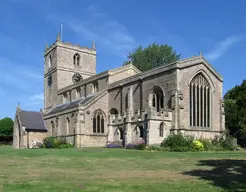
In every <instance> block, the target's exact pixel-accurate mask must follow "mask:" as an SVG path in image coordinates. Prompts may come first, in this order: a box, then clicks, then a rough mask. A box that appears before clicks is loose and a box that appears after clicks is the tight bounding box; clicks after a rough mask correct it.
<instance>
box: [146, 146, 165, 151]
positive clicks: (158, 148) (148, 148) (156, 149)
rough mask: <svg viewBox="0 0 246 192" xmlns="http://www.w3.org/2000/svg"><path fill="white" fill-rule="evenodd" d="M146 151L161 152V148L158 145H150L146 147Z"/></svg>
mask: <svg viewBox="0 0 246 192" xmlns="http://www.w3.org/2000/svg"><path fill="white" fill-rule="evenodd" d="M146 150H148V151H163V147H161V146H160V145H150V146H147V147H146Z"/></svg>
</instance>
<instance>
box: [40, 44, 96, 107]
mask: <svg viewBox="0 0 246 192" xmlns="http://www.w3.org/2000/svg"><path fill="white" fill-rule="evenodd" d="M77 53H78V54H79V55H80V63H79V65H74V62H73V57H74V55H75V54H77ZM50 57H51V61H52V62H51V63H52V65H51V67H48V62H49V60H50ZM75 73H80V74H81V76H82V78H83V79H86V78H88V77H91V76H93V75H95V74H96V51H95V50H92V49H89V48H83V47H80V46H77V45H72V44H69V43H63V42H60V41H56V42H55V43H54V44H53V45H52V46H51V47H50V48H49V49H47V50H46V52H45V77H44V100H45V101H44V102H45V107H44V108H45V111H46V110H47V109H48V108H50V107H52V106H54V105H55V104H57V103H60V102H61V98H60V97H59V98H57V92H58V90H59V89H62V88H64V87H67V86H69V85H72V84H73V81H72V76H73V75H74V74H75ZM50 75H51V76H52V85H51V87H49V86H48V77H49V76H50ZM58 100H59V102H58Z"/></svg>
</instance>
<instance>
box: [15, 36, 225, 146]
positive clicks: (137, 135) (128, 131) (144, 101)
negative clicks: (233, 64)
mask: <svg viewBox="0 0 246 192" xmlns="http://www.w3.org/2000/svg"><path fill="white" fill-rule="evenodd" d="M105 64H106V63H105ZM222 86H223V79H222V77H221V76H220V75H219V74H218V73H217V72H216V70H215V69H214V68H213V67H212V66H211V65H210V64H209V63H208V62H207V61H206V60H205V58H204V57H203V56H202V55H201V54H200V55H199V56H195V57H191V58H187V59H183V60H179V61H176V62H174V63H170V64H168V65H163V66H160V67H157V68H154V69H152V70H150V71H146V72H141V71H140V70H138V69H137V68H136V67H134V66H133V65H132V64H128V65H125V66H122V67H119V68H116V69H111V70H107V71H104V72H101V73H98V74H96V48H95V45H94V44H92V47H91V48H88V47H81V46H79V45H73V44H71V43H68V42H63V41H61V40H60V38H59V35H58V37H57V40H56V41H55V42H54V43H53V44H52V45H51V46H49V47H48V46H46V47H45V51H44V109H43V110H41V111H40V112H30V111H29V116H30V115H31V114H32V115H33V113H36V115H37V113H39V114H40V115H41V116H42V120H43V121H44V124H43V126H40V119H38V120H37V119H35V118H28V117H26V119H25V120H24V122H26V124H31V125H32V126H31V127H29V129H25V126H26V125H25V123H24V124H23V123H22V124H21V122H22V121H23V120H22V119H21V118H23V117H21V115H19V114H20V113H21V112H23V111H22V110H21V109H20V107H18V109H17V112H16V119H15V123H14V142H13V146H14V148H26V147H30V148H31V147H32V143H33V142H37V141H42V139H43V138H44V137H47V136H54V137H58V138H60V139H64V140H66V141H67V142H69V143H72V144H74V145H75V147H85V146H105V144H106V143H110V142H113V141H119V142H122V143H123V144H127V143H132V142H134V141H136V140H138V139H143V140H144V141H145V142H146V143H147V144H149V145H151V144H160V143H161V142H162V141H163V139H164V138H166V137H167V136H168V135H169V134H177V133H185V134H191V135H194V136H196V137H198V138H200V137H204V138H213V137H214V136H215V135H219V134H221V133H223V132H224V131H225V119H224V118H225V117H224V108H223V100H222ZM26 115H27V116H28V114H26ZM37 116H38V115H37ZM30 122H32V123H30ZM41 124H42V123H41ZM23 127H24V128H23ZM33 130H34V131H33ZM30 131H33V132H32V134H30V133H29V132H30ZM30 135H31V136H30Z"/></svg>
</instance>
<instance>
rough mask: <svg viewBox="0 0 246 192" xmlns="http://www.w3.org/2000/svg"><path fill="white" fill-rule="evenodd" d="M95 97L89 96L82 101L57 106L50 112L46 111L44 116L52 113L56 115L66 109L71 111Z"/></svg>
mask: <svg viewBox="0 0 246 192" xmlns="http://www.w3.org/2000/svg"><path fill="white" fill-rule="evenodd" d="M95 96H96V95H89V96H87V97H86V98H82V99H78V100H76V101H72V102H69V103H64V104H61V105H57V106H55V107H54V108H52V109H51V110H50V111H48V112H47V113H46V114H45V115H51V114H54V113H58V112H62V111H65V110H68V109H72V108H75V107H78V106H79V105H84V104H86V103H87V102H88V101H90V100H91V99H93V98H94V97H95Z"/></svg>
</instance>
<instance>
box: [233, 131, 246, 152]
mask: <svg viewBox="0 0 246 192" xmlns="http://www.w3.org/2000/svg"><path fill="white" fill-rule="evenodd" d="M235 137H237V141H238V144H239V145H240V146H241V147H246V128H244V129H240V130H239V131H237V132H236V133H235Z"/></svg>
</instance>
